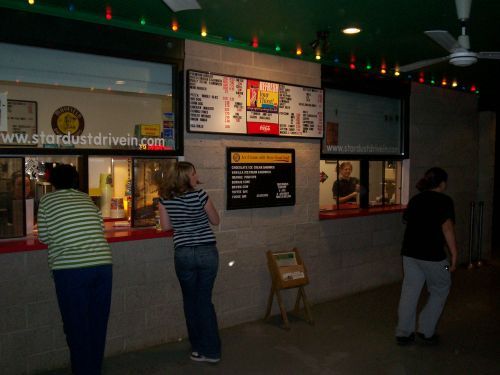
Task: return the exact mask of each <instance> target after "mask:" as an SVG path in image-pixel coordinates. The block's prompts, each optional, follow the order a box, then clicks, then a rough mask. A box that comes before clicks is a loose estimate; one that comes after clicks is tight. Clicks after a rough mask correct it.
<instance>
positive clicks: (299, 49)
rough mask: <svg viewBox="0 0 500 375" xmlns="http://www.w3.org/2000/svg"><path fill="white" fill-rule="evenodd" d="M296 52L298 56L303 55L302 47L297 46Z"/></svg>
mask: <svg viewBox="0 0 500 375" xmlns="http://www.w3.org/2000/svg"><path fill="white" fill-rule="evenodd" d="M295 54H296V55H297V56H300V55H302V48H300V47H297V50H296V51H295Z"/></svg>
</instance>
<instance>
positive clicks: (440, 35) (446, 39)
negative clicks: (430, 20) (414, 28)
mask: <svg viewBox="0 0 500 375" xmlns="http://www.w3.org/2000/svg"><path fill="white" fill-rule="evenodd" d="M424 33H425V35H427V36H428V37H429V38H431V39H432V40H433V41H435V42H436V43H437V44H439V45H440V46H441V47H443V48H444V49H445V50H447V51H448V52H453V51H454V50H455V49H457V48H460V44H459V43H458V40H456V39H455V38H453V37H452V36H451V34H450V33H449V32H448V31H445V30H429V31H424Z"/></svg>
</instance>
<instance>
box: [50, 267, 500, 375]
mask: <svg viewBox="0 0 500 375" xmlns="http://www.w3.org/2000/svg"><path fill="white" fill-rule="evenodd" d="M307 288H312V286H308V287H307ZM307 288H306V291H307ZM399 289H400V285H399V284H393V285H389V286H384V287H381V288H378V289H375V290H372V291H368V292H364V293H361V294H357V295H354V296H350V297H347V298H342V299H338V300H334V301H331V302H328V303H323V304H318V305H315V306H313V309H312V311H313V316H314V319H315V325H313V326H311V325H308V324H307V323H305V322H303V321H301V320H295V319H292V322H291V326H292V328H291V330H290V331H285V330H283V329H281V328H279V322H280V320H279V319H278V317H273V318H272V320H271V322H269V323H264V322H262V321H257V322H252V323H247V324H242V325H239V326H237V327H232V328H228V329H224V330H222V331H221V338H222V344H223V359H222V361H221V362H220V363H219V364H217V365H210V364H206V363H196V362H192V361H191V360H190V359H189V352H188V351H189V345H188V343H187V342H186V341H182V342H179V343H170V344H166V345H161V346H158V347H154V348H150V349H148V350H144V351H139V352H133V353H128V354H122V355H119V356H115V357H111V358H107V359H106V360H105V367H104V370H105V371H104V374H105V375H125V374H147V375H154V374H215V373H219V374H238V375H241V374H363V375H371V374H394V375H396V374H426V375H432V374H453V375H459V374H474V375H475V374H481V375H482V374H491V375H499V374H500V262H498V261H497V262H490V263H489V264H487V265H485V266H483V267H481V268H476V269H472V270H466V269H463V268H462V269H459V270H458V271H457V272H456V273H455V274H454V275H453V287H452V292H451V294H450V297H449V299H448V303H447V305H446V307H445V311H444V314H443V316H442V319H441V322H440V324H439V333H440V335H441V343H440V344H439V345H438V346H433V347H430V346H425V345H423V344H419V343H417V344H415V345H412V346H409V347H399V346H397V345H396V344H395V341H394V326H395V324H396V309H397V303H398V298H399ZM264 309H265V306H263V307H262V310H263V313H264ZM45 374H48V373H45ZM50 374H58V375H63V374H64V375H66V374H69V372H68V370H61V371H52V372H50Z"/></svg>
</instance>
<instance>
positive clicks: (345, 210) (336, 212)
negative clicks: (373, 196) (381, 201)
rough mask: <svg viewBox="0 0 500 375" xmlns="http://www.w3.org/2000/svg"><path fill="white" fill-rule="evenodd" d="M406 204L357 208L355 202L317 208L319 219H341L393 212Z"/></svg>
mask: <svg viewBox="0 0 500 375" xmlns="http://www.w3.org/2000/svg"><path fill="white" fill-rule="evenodd" d="M405 208H406V206H405V205H401V204H395V205H390V206H374V207H370V208H359V207H358V205H356V204H349V203H345V204H341V205H340V207H338V208H337V206H336V205H325V206H321V207H320V210H319V219H320V220H332V219H342V218H346V217H358V216H371V215H381V214H391V213H395V212H403V211H404V210H405Z"/></svg>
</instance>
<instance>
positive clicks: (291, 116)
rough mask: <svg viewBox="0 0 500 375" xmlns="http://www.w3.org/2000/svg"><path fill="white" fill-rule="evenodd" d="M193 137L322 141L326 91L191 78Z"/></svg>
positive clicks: (226, 78) (221, 78)
mask: <svg viewBox="0 0 500 375" xmlns="http://www.w3.org/2000/svg"><path fill="white" fill-rule="evenodd" d="M187 98H188V106H187V108H188V111H189V113H188V115H187V118H188V130H189V131H191V132H205V133H228V134H246V135H271V136H283V137H304V138H322V137H323V90H322V89H318V88H313V87H304V86H294V85H288V84H283V83H276V82H268V81H261V80H255V79H246V78H241V77H233V76H224V75H220V74H213V73H207V72H199V71H194V70H190V71H189V72H188V95H187Z"/></svg>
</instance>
